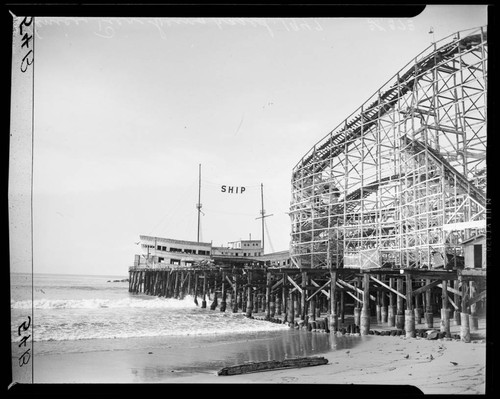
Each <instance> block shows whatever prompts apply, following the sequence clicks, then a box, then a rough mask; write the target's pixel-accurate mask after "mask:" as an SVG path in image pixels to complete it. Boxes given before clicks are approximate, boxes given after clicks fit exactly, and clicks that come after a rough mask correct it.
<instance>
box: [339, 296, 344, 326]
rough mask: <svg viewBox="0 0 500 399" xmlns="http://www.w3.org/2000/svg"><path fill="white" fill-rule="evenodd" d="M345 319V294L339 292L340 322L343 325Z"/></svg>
mask: <svg viewBox="0 0 500 399" xmlns="http://www.w3.org/2000/svg"><path fill="white" fill-rule="evenodd" d="M344 318H345V292H344V290H342V291H340V322H341V323H342V324H344Z"/></svg>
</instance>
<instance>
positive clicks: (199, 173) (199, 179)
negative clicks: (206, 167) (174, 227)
mask: <svg viewBox="0 0 500 399" xmlns="http://www.w3.org/2000/svg"><path fill="white" fill-rule="evenodd" d="M198 176H199V177H198V203H197V204H196V209H198V233H197V236H196V241H197V242H200V214H201V206H202V205H201V163H200V164H199V167H198Z"/></svg>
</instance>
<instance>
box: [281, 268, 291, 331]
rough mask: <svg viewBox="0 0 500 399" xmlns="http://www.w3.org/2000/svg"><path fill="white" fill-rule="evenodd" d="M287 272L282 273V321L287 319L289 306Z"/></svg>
mask: <svg viewBox="0 0 500 399" xmlns="http://www.w3.org/2000/svg"><path fill="white" fill-rule="evenodd" d="M287 280H288V279H287V274H286V273H283V285H282V289H281V303H282V305H281V306H282V312H283V315H284V317H283V322H287V321H288V307H289V306H290V304H289V302H288V284H287Z"/></svg>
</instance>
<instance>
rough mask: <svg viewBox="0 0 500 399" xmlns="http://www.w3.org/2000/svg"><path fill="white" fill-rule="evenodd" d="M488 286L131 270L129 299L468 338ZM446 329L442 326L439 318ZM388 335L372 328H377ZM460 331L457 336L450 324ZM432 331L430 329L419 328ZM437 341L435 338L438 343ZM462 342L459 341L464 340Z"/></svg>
mask: <svg viewBox="0 0 500 399" xmlns="http://www.w3.org/2000/svg"><path fill="white" fill-rule="evenodd" d="M483 288H485V287H484V281H483V280H481V279H478V278H477V276H474V277H470V276H469V277H467V276H464V275H463V274H462V273H460V272H459V271H451V270H450V271H444V270H442V271H429V270H420V271H418V270H403V272H401V270H392V269H389V270H380V269H378V270H376V273H375V272H367V271H353V270H346V269H337V270H325V269H292V268H288V269H285V268H281V269H278V268H265V267H259V268H251V267H229V266H223V267H222V266H212V267H206V268H190V269H185V268H184V269H181V268H176V269H174V268H164V269H145V268H142V269H140V268H131V269H130V276H129V291H130V292H133V293H144V294H147V295H155V296H160V297H167V298H178V299H182V298H184V297H185V296H186V295H191V296H192V297H194V302H195V303H196V304H197V305H199V306H200V307H201V308H207V306H208V307H209V308H210V309H211V310H216V309H219V310H220V311H221V312H226V311H232V312H234V313H236V312H243V313H244V314H245V315H246V316H247V317H251V318H256V319H261V320H266V321H270V322H275V323H280V324H287V325H288V326H290V327H291V328H297V329H306V330H308V331H313V332H327V333H329V332H333V333H337V334H360V335H390V336H399V335H404V336H406V337H424V338H428V339H433V338H434V336H436V337H438V338H449V339H452V338H455V339H458V338H460V339H461V340H462V341H464V342H470V341H471V331H475V330H477V329H478V314H477V305H480V307H481V308H484V306H485V297H486V296H485V289H484V290H483ZM436 315H439V316H440V324H439V326H437V325H436V326H434V320H435V316H436ZM374 319H376V323H377V324H376V325H377V326H382V327H383V328H382V329H381V330H374V329H372V328H370V327H371V326H370V323H371V321H372V320H374ZM451 322H453V323H455V325H460V335H459V336H458V334H454V335H452V334H451V332H450V323H451ZM421 323H425V329H424V330H422V329H420V330H419V329H416V328H415V325H416V324H421ZM430 334H433V336H432V338H431V335H430ZM457 336H458V338H457Z"/></svg>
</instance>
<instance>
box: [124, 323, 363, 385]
mask: <svg viewBox="0 0 500 399" xmlns="http://www.w3.org/2000/svg"><path fill="white" fill-rule="evenodd" d="M365 339H366V337H361V336H336V335H334V334H318V333H310V332H307V331H300V330H290V331H285V332H282V333H281V334H280V335H279V336H276V337H272V338H266V339H257V340H255V339H249V340H242V341H239V342H232V343H230V344H227V343H225V344H224V345H207V346H203V347H198V348H189V347H187V348H183V349H180V348H179V349H177V350H175V351H173V353H171V354H170V355H169V356H165V357H164V358H163V359H162V361H161V363H162V364H161V366H159V365H157V366H155V365H153V364H152V365H151V366H150V367H145V368H133V369H132V377H133V379H134V380H135V381H145V382H154V381H164V380H168V379H169V378H171V377H180V376H187V375H193V374H215V373H216V372H217V371H218V370H220V369H221V368H223V367H227V366H231V365H236V364H243V363H247V362H259V361H267V360H283V359H287V358H294V357H303V356H316V355H320V354H322V353H326V352H329V351H336V350H343V349H350V348H353V347H355V346H356V345H358V344H360V343H362V342H363V341H364V340H365ZM155 363H156V362H155Z"/></svg>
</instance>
